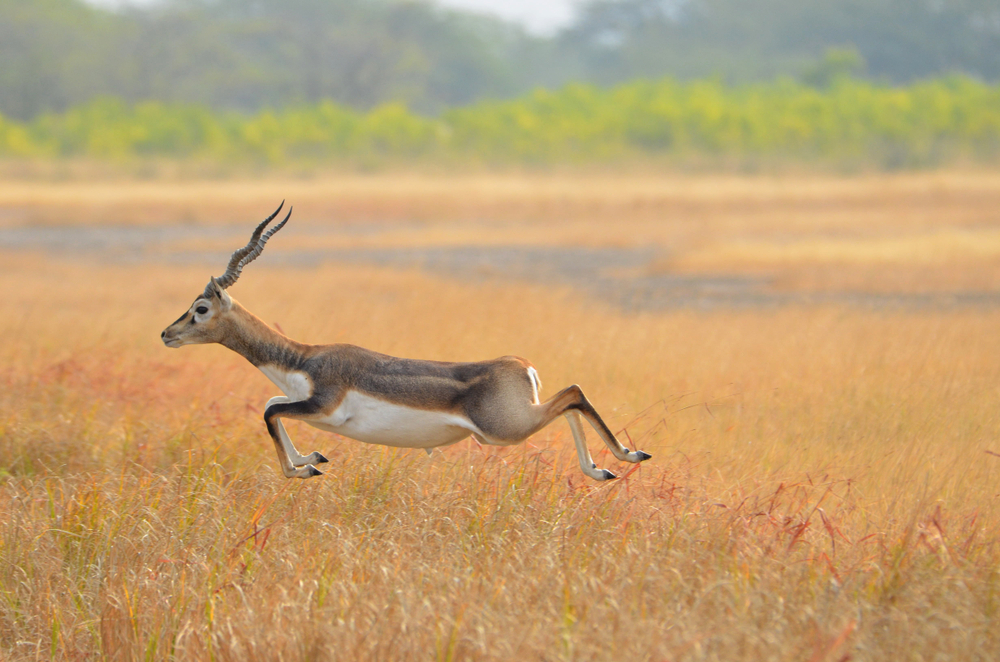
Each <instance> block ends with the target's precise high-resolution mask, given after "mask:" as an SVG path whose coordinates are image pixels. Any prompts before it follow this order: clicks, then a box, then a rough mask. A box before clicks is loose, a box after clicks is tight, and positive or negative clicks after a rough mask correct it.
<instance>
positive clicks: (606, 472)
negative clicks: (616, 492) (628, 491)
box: [601, 469, 618, 480]
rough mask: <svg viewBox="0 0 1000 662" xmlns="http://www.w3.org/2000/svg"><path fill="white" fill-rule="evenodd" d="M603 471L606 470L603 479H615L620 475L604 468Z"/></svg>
mask: <svg viewBox="0 0 1000 662" xmlns="http://www.w3.org/2000/svg"><path fill="white" fill-rule="evenodd" d="M602 471H603V472H604V478H602V479H601V480H614V479H615V478H618V476H616V475H614V474H613V473H611V472H610V471H608V470H607V469H602Z"/></svg>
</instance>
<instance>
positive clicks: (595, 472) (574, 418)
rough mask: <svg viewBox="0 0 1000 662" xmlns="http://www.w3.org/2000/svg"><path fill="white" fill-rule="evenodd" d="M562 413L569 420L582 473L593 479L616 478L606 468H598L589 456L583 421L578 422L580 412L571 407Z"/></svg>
mask: <svg viewBox="0 0 1000 662" xmlns="http://www.w3.org/2000/svg"><path fill="white" fill-rule="evenodd" d="M563 415H564V416H565V417H566V420H567V421H569V429H570V430H572V431H573V441H574V443H576V455H577V457H578V458H580V469H582V470H583V473H585V474H587V475H588V476H590V477H591V478H593V479H594V480H611V479H612V478H617V477H618V476H616V475H614V474H613V473H611V472H610V471H608V470H607V469H598V468H597V464H596V463H595V462H594V458H592V457H591V456H590V450H589V449H588V448H587V437H586V435H584V433H583V423H581V422H580V412H578V411H576V410H573V409H571V410H569V411H567V412H566V413H565V414H563Z"/></svg>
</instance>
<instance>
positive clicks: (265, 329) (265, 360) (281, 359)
mask: <svg viewBox="0 0 1000 662" xmlns="http://www.w3.org/2000/svg"><path fill="white" fill-rule="evenodd" d="M229 314H230V316H231V318H230V322H229V324H230V328H229V329H228V331H227V333H225V334H223V338H222V340H221V341H220V343H219V344H221V345H222V346H223V347H228V348H229V349H231V350H233V351H234V352H236V353H237V354H239V355H240V356H242V357H243V358H245V359H246V360H247V361H249V362H250V363H252V364H253V365H254V366H256V367H258V368H259V367H261V366H265V365H274V366H278V367H283V368H287V369H289V370H294V369H297V367H298V366H299V365H301V364H302V362H303V361H304V360H305V358H306V357H305V354H306V352H305V350H306V347H307V346H306V345H303V344H302V343H298V342H295V341H294V340H292V339H291V338H288V337H286V336H284V335H282V334H280V333H278V332H277V331H275V330H274V329H272V328H271V327H269V326H268V325H267V324H265V323H264V322H263V321H262V320H261V319H260V318H259V317H257V316H256V315H254V314H253V313H251V312H250V311H248V310H247V309H246V308H244V307H243V306H241V305H240V304H239V303H237V302H236V301H233V307H232V310H231V311H230V313H229Z"/></svg>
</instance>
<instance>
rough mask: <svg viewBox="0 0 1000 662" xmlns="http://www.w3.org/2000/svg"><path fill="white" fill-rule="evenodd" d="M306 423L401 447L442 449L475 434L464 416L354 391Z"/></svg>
mask: <svg viewBox="0 0 1000 662" xmlns="http://www.w3.org/2000/svg"><path fill="white" fill-rule="evenodd" d="M306 422H307V423H309V424H310V425H312V426H314V427H317V428H319V429H321V430H327V431H329V432H336V433H337V434H340V435H343V436H345V437H350V438H351V439H356V440H358V441H363V442H365V443H369V444H381V445H383V446H397V447H401V448H434V447H436V446H446V445H448V444H453V443H455V442H456V441H461V440H462V439H465V438H466V437H468V436H469V435H471V434H472V433H474V432H476V433H478V432H479V429H478V428H477V427H476V426H475V425H474V424H473V423H472V421H470V420H469V419H468V418H466V417H464V416H461V415H458V414H452V413H448V412H438V411H428V410H426V409H415V408H412V407H405V406H403V405H397V404H393V403H391V402H385V401H384V400H379V399H378V398H373V397H372V396H370V395H366V394H364V393H359V392H358V391H348V392H347V395H346V396H344V399H343V401H342V402H341V403H340V406H338V407H337V409H336V410H335V411H334V412H333V413H332V414H330V415H328V416H326V417H325V418H321V419H314V420H310V421H306Z"/></svg>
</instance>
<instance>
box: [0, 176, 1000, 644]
mask: <svg viewBox="0 0 1000 662" xmlns="http://www.w3.org/2000/svg"><path fill="white" fill-rule="evenodd" d="M282 199H287V200H288V201H289V202H290V203H292V204H294V206H295V213H294V214H293V216H292V220H291V221H290V223H289V225H288V227H287V228H286V229H285V230H283V231H282V232H281V233H280V234H278V235H276V236H275V237H274V238H273V239H272V241H271V242H270V243H269V244H268V248H267V250H266V251H265V252H264V254H263V255H262V257H261V258H260V259H259V260H258V261H257V262H255V263H254V264H253V265H251V266H249V267H247V269H246V270H245V271H244V273H243V275H242V277H241V279H240V282H239V283H237V284H236V285H234V286H233V287H232V289H231V290H230V292H231V294H232V295H233V296H234V297H235V298H236V299H238V300H239V301H240V302H241V303H242V304H243V305H245V306H246V307H247V308H249V309H250V310H251V311H253V312H254V313H256V314H257V315H258V316H260V317H261V318H262V319H263V320H264V321H266V322H268V323H269V324H272V325H275V326H277V327H278V328H280V329H281V330H282V331H283V332H284V333H286V334H288V335H289V336H291V337H293V338H295V339H297V340H301V341H305V342H314V343H332V342H346V343H353V344H358V345H362V346H365V347H368V348H370V349H374V350H378V351H381V352H385V353H388V354H394V355H399V356H407V357H416V358H426V359H438V360H453V361H470V360H481V359H487V358H493V357H496V356H500V355H504V354H516V355H520V356H523V357H526V358H528V359H529V360H530V361H531V362H532V363H534V365H535V366H536V367H537V368H538V371H539V373H540V375H541V379H542V382H543V384H544V388H543V392H542V397H543V399H544V398H546V397H550V396H551V395H553V394H554V393H556V392H557V391H558V390H560V389H561V388H563V387H565V386H568V385H570V384H573V383H577V384H580V385H581V386H582V388H583V389H584V391H585V392H586V393H587V395H588V397H589V398H590V400H591V401H592V402H593V403H594V405H595V407H596V408H597V409H598V411H599V412H601V413H602V415H603V416H604V418H605V419H606V420H607V421H608V423H609V425H610V426H611V428H612V429H613V430H614V431H615V432H616V433H618V434H619V437H620V438H621V439H622V441H623V442H624V443H625V445H626V446H628V447H630V448H636V447H638V448H641V449H643V450H645V451H647V452H649V453H651V454H652V455H653V459H652V460H650V461H648V462H645V463H643V464H641V465H637V466H633V465H622V464H621V463H618V462H616V461H615V460H614V458H613V457H612V456H611V455H610V453H608V452H607V451H606V450H604V447H603V445H601V444H600V441H599V439H598V438H597V436H596V434H593V432H592V431H589V428H588V431H589V432H590V434H589V443H590V448H591V451H592V452H593V453H594V457H595V460H596V462H597V463H598V465H599V466H602V467H605V468H608V469H610V470H612V471H614V472H615V473H618V474H619V475H620V476H621V478H620V479H619V480H616V481H611V482H607V483H597V482H594V481H591V480H589V479H588V478H586V477H584V476H583V475H582V473H581V472H580V469H579V466H578V464H577V460H576V456H575V453H574V451H573V447H572V438H571V435H570V431H569V427H568V425H567V424H566V423H565V421H562V420H559V421H556V422H555V423H553V424H552V425H551V426H549V427H548V428H546V429H544V430H543V431H541V432H539V433H538V434H536V435H534V436H533V437H532V438H531V439H530V440H529V441H528V442H527V443H525V444H522V445H519V446H515V447H511V448H483V447H479V446H478V445H477V444H476V443H474V442H473V441H471V440H470V441H465V442H461V443H459V444H457V445H455V446H452V447H449V448H446V449H444V450H443V451H436V452H435V453H434V454H433V455H431V456H428V455H426V454H425V453H423V452H422V451H419V450H393V449H388V448H383V447H379V446H366V445H364V444H361V443H358V442H354V441H350V440H346V439H342V438H339V437H337V436H335V435H332V434H329V433H324V432H320V431H318V430H316V429H314V428H311V427H308V426H306V425H303V424H300V423H296V422H292V421H289V422H288V423H287V425H288V429H289V432H290V435H291V437H292V439H293V441H294V442H295V444H296V446H297V447H298V449H299V450H300V451H303V452H309V451H313V450H318V451H320V452H322V453H324V454H325V455H326V456H327V457H328V458H329V459H330V463H329V464H325V465H322V467H321V468H322V469H323V470H324V471H325V472H326V474H325V475H324V476H321V477H317V478H313V479H310V480H306V481H301V480H291V481H290V480H286V479H285V478H283V477H282V475H281V473H280V470H279V468H278V465H277V461H276V458H275V454H274V450H273V446H272V444H271V441H270V440H269V439H268V437H267V433H266V431H265V427H264V424H263V421H262V419H261V415H262V412H263V406H264V403H265V402H266V401H267V400H268V399H269V398H270V397H271V396H273V395H277V394H278V390H277V388H276V387H274V386H273V385H272V384H271V383H270V382H268V381H267V380H266V379H265V377H264V376H263V375H261V374H260V373H259V372H258V371H257V370H255V369H254V368H253V367H252V366H251V365H249V364H248V363H247V362H246V361H244V360H243V359H242V358H241V357H239V356H238V355H236V354H234V353H232V352H230V351H228V350H226V349H224V348H222V347H219V346H196V347H184V348H182V349H180V350H168V349H166V348H165V347H164V346H163V345H162V343H161V342H160V338H159V334H160V331H161V330H162V329H163V328H164V327H165V326H167V325H168V324H169V323H171V322H172V321H173V320H175V319H176V318H177V317H178V316H179V315H180V314H181V313H183V312H184V311H185V310H186V309H187V307H188V306H189V305H190V303H191V301H192V300H193V299H194V298H195V296H196V295H198V294H199V293H200V292H201V291H202V288H203V287H204V286H205V283H206V282H207V280H208V278H209V276H211V275H219V274H221V273H222V271H223V270H224V267H225V262H226V259H227V257H228V254H229V252H231V251H232V250H233V249H234V248H236V247H238V246H241V245H242V244H243V243H244V242H245V241H246V238H247V236H248V234H249V231H250V229H251V228H252V227H253V225H254V224H255V223H256V222H257V221H258V220H259V219H260V218H262V217H263V216H265V215H266V214H267V213H269V212H270V211H271V210H272V209H273V208H274V207H275V206H277V203H278V202H279V201H280V200H282ZM0 235H2V237H3V238H2V239H0V264H2V267H0V292H2V295H0V659H2V660H12V661H13V660H35V659H55V660H91V659H108V660H138V659H143V660H160V659H177V660H201V659H214V660H234V661H235V660H277V659H280V660H289V661H294V660H391V659H400V660H515V659H516V660H634V661H637V662H638V661H639V660H653V661H660V660H670V661H676V660H811V661H815V662H819V661H831V662H832V661H842V660H872V661H875V660H889V659H892V660H954V659H968V660H992V659H996V658H997V656H998V655H1000V501H998V500H1000V344H998V330H1000V174H997V173H990V172H982V171H976V172H936V173H917V174H899V175H865V176H857V177H850V178H835V177H826V176H805V175H803V176H795V175H788V176H782V177H763V176H760V177H737V176H714V175H705V176H682V175H653V174H648V173H638V174H634V175H608V174H600V173H592V174H587V173H583V174H579V173H578V174H526V175H516V174H507V175H500V174H497V175H489V174H469V175H432V174H373V175H344V176H338V175H332V174H331V175H314V176H311V177H309V178H280V177H278V176H273V177H262V178H260V179H254V180H250V179H247V180H220V181H202V180H185V179H180V178H176V179H170V178H162V179H153V180H116V179H112V178H108V179H82V178H69V179H65V180H31V181H27V180H25V181H19V180H15V179H10V178H8V179H5V180H2V181H0Z"/></svg>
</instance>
